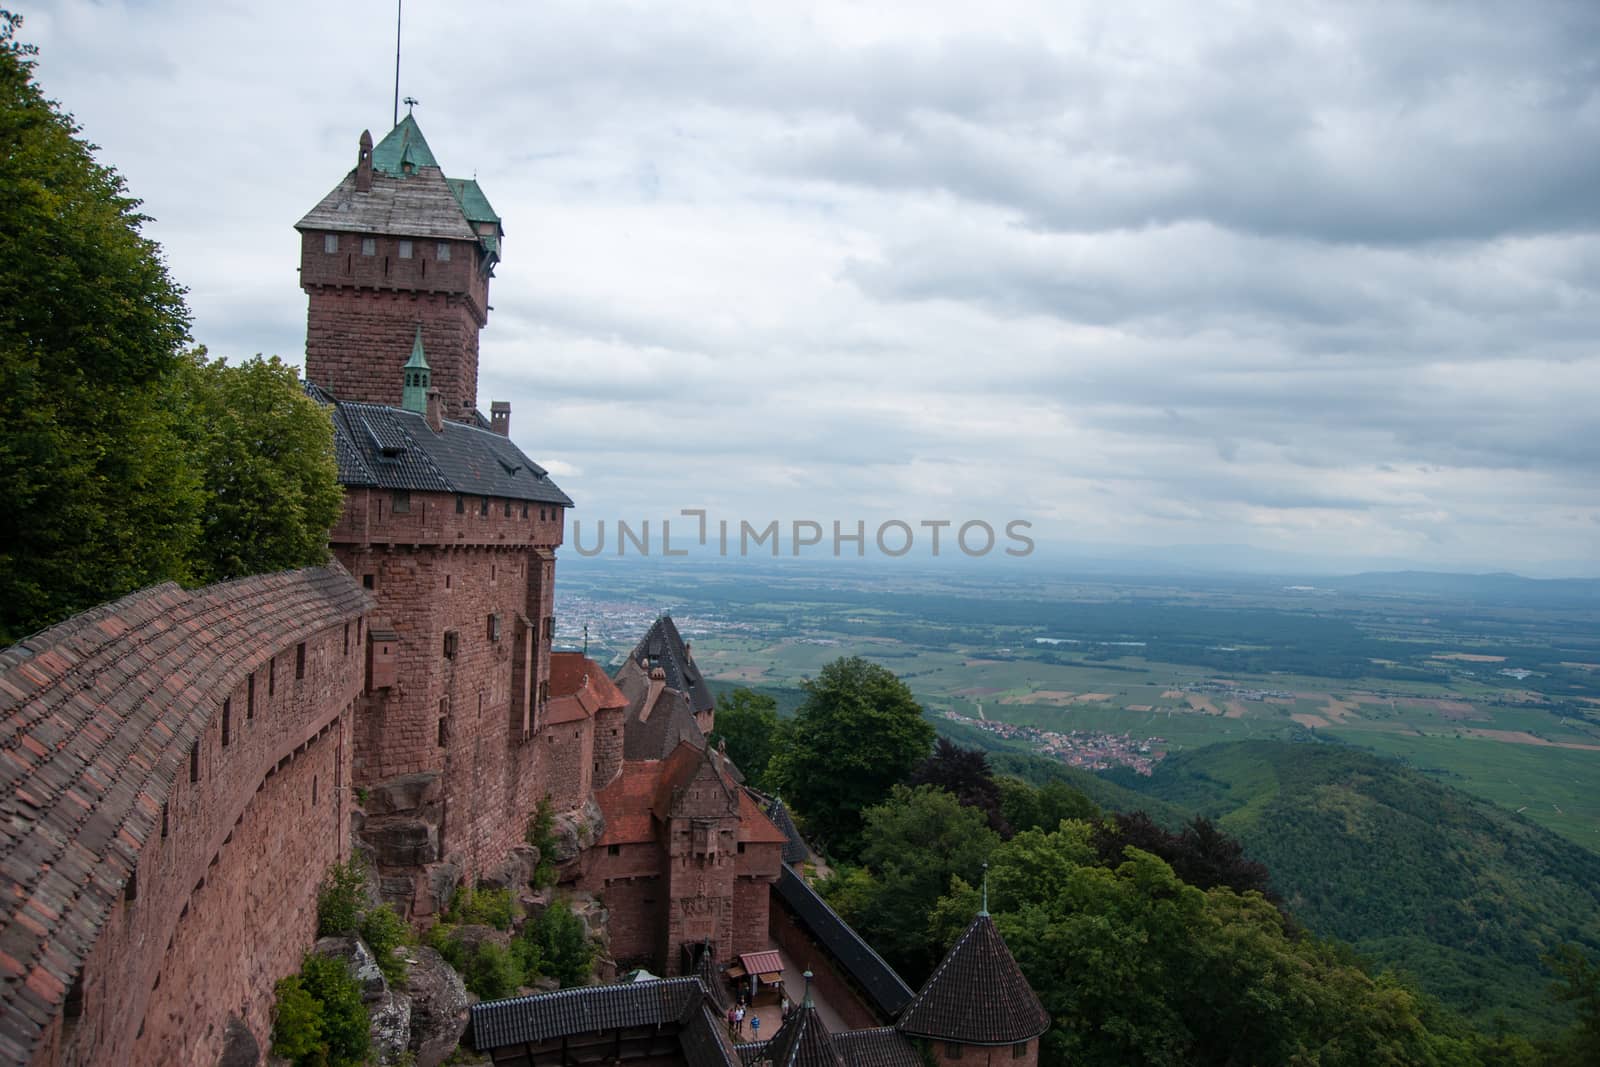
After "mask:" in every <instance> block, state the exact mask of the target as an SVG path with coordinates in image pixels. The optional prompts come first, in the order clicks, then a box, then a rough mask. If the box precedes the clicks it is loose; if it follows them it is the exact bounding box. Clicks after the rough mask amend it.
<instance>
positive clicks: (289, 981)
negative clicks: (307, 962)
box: [272, 974, 323, 1064]
mask: <svg viewBox="0 0 1600 1067" xmlns="http://www.w3.org/2000/svg"><path fill="white" fill-rule="evenodd" d="M275 992H276V993H277V1003H276V1004H274V1005H273V1008H272V1051H273V1054H274V1055H278V1056H282V1057H283V1058H284V1059H286V1060H291V1061H293V1062H294V1063H296V1064H301V1063H315V1062H316V1058H317V1057H318V1056H319V1055H321V1053H322V1050H323V1046H322V1004H321V1003H320V1002H318V1001H317V999H316V998H315V997H313V996H312V995H311V994H310V993H307V992H306V987H305V985H304V984H302V983H301V981H300V976H299V975H298V974H291V975H289V976H288V977H287V978H280V979H278V984H277V987H276V989H275Z"/></svg>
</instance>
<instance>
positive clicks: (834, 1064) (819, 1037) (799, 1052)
mask: <svg viewBox="0 0 1600 1067" xmlns="http://www.w3.org/2000/svg"><path fill="white" fill-rule="evenodd" d="M762 1059H767V1060H771V1061H772V1067H845V1062H844V1057H843V1056H842V1055H840V1054H839V1048H838V1046H837V1045H835V1044H834V1043H833V1035H832V1034H830V1033H829V1032H828V1027H827V1025H826V1024H824V1023H823V1021H822V1017H821V1016H820V1015H818V1014H817V1009H816V1008H815V1007H813V1006H812V1004H811V998H810V997H809V996H808V997H807V998H806V1000H805V1002H804V1003H802V1004H801V1005H800V1006H799V1007H798V1008H796V1009H795V1010H794V1011H791V1012H790V1013H789V1017H788V1018H787V1019H785V1020H784V1021H783V1025H782V1026H780V1027H778V1032H777V1033H775V1034H773V1035H772V1040H771V1041H768V1042H767V1047H766V1051H765V1053H764V1054H763V1056H762Z"/></svg>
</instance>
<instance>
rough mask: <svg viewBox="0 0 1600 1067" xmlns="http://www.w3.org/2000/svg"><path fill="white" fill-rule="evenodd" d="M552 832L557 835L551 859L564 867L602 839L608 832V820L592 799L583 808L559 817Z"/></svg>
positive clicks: (552, 827)
mask: <svg viewBox="0 0 1600 1067" xmlns="http://www.w3.org/2000/svg"><path fill="white" fill-rule="evenodd" d="M551 832H552V833H553V834H554V835H555V847H554V848H553V849H551V853H550V859H551V860H552V861H553V862H555V863H556V864H558V865H564V864H567V863H571V862H572V861H573V860H575V859H577V858H578V853H579V852H581V851H583V850H584V849H586V848H590V847H592V846H593V845H594V843H595V842H596V841H598V840H599V839H600V836H601V835H602V834H604V833H605V832H606V818H605V816H604V815H602V814H601V813H600V805H598V804H596V803H595V802H594V798H593V797H590V798H589V800H588V801H587V802H586V803H585V804H584V805H583V807H581V808H574V809H573V810H572V811H564V812H562V813H561V814H559V815H557V816H556V817H555V820H554V822H553V825H552V826H551Z"/></svg>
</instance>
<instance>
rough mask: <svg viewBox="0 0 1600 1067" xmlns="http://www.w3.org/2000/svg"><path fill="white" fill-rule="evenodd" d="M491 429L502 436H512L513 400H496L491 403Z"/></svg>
mask: <svg viewBox="0 0 1600 1067" xmlns="http://www.w3.org/2000/svg"><path fill="white" fill-rule="evenodd" d="M489 429H491V430H493V431H494V432H495V433H497V434H499V435H500V436H501V437H510V436H511V401H509V400H496V401H494V402H492V403H491V404H490V405H489Z"/></svg>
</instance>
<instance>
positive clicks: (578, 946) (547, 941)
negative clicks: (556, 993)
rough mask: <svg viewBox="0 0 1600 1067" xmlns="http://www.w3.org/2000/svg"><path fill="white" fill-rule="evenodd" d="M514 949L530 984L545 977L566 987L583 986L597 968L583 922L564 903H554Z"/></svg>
mask: <svg viewBox="0 0 1600 1067" xmlns="http://www.w3.org/2000/svg"><path fill="white" fill-rule="evenodd" d="M519 946H520V948H519ZM512 947H513V951H517V952H520V956H519V959H521V960H522V963H523V967H524V973H525V974H526V981H527V983H529V984H531V983H532V982H533V980H534V979H535V978H537V977H539V976H540V975H546V976H548V977H551V978H554V979H555V980H556V981H558V982H560V983H561V984H562V985H563V986H575V985H582V984H583V983H584V982H586V981H588V980H589V974H590V970H591V968H592V967H593V965H594V953H595V948H594V943H593V942H592V941H590V940H589V932H588V930H587V929H586V928H585V927H584V925H583V920H582V919H580V918H578V916H576V915H574V914H573V912H572V909H571V908H570V907H568V906H567V905H566V903H565V902H564V901H561V900H555V901H552V902H551V904H550V906H549V907H547V908H545V909H544V911H542V912H540V913H539V915H538V916H537V917H535V918H534V919H533V920H532V921H530V922H529V923H528V924H527V926H525V927H524V928H523V931H522V936H521V937H519V938H518V939H517V942H516V943H515V944H514V945H513V946H512Z"/></svg>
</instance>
